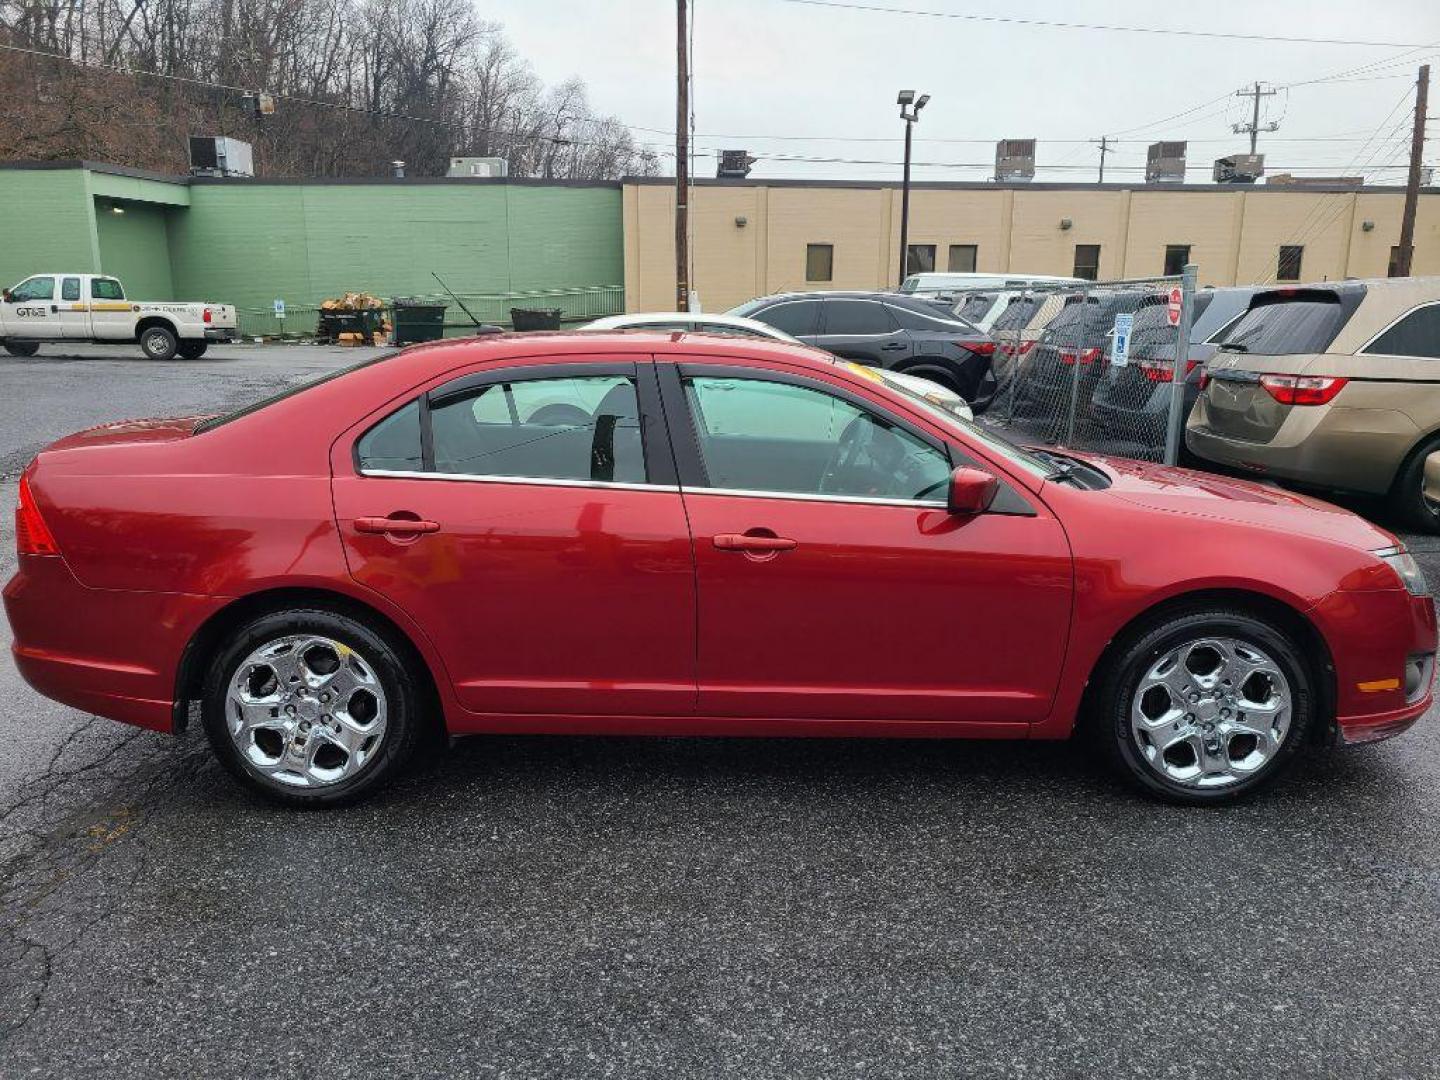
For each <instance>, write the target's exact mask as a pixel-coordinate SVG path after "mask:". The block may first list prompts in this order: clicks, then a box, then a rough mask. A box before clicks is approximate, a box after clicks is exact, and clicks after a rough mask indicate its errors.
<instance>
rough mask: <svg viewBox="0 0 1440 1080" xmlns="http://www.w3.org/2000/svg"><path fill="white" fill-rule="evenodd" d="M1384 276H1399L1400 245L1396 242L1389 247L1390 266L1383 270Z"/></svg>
mask: <svg viewBox="0 0 1440 1080" xmlns="http://www.w3.org/2000/svg"><path fill="white" fill-rule="evenodd" d="M1385 276H1386V277H1399V276H1400V245H1399V244H1396V245H1395V246H1394V247H1392V248H1391V249H1390V268H1389V269H1388V270H1386V271H1385Z"/></svg>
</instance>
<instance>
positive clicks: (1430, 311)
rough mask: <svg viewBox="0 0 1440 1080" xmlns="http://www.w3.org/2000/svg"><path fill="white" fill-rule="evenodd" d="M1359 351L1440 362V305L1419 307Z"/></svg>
mask: <svg viewBox="0 0 1440 1080" xmlns="http://www.w3.org/2000/svg"><path fill="white" fill-rule="evenodd" d="M1360 351H1361V352H1366V353H1379V354H1380V355H1382V356H1424V357H1428V358H1433V359H1440V304H1426V305H1425V306H1424V307H1422V308H1416V309H1415V310H1414V311H1412V312H1410V313H1409V314H1408V315H1406V316H1405V317H1404V318H1403V319H1401V320H1400V321H1399V322H1397V323H1396V324H1395V325H1394V326H1392V327H1390V329H1388V330H1386V331H1385V332H1384V333H1383V334H1381V335H1380V336H1379V337H1377V338H1376V339H1375V340H1374V341H1372V342H1371V343H1370V344H1369V345H1366V346H1365V348H1363V349H1361V350H1360Z"/></svg>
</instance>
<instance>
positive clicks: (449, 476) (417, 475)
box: [359, 469, 680, 492]
mask: <svg viewBox="0 0 1440 1080" xmlns="http://www.w3.org/2000/svg"><path fill="white" fill-rule="evenodd" d="M359 472H360V475H361V476H389V477H393V478H395V479H399V480H464V481H466V482H467V483H472V484H524V485H526V486H528V487H577V488H611V489H615V490H619V491H673V492H678V491H679V490H680V485H679V484H632V483H622V482H621V481H618V480H570V479H562V478H560V477H547V476H497V475H495V474H492V473H451V472H420V471H415V470H410V469H361V470H359Z"/></svg>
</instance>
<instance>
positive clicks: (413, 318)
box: [390, 296, 448, 345]
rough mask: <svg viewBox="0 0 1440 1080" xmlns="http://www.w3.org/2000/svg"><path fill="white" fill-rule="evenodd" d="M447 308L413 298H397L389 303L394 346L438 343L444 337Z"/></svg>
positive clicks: (444, 305)
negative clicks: (393, 315)
mask: <svg viewBox="0 0 1440 1080" xmlns="http://www.w3.org/2000/svg"><path fill="white" fill-rule="evenodd" d="M447 306H448V305H446V304H437V303H435V302H434V301H433V300H422V299H419V298H417V297H414V296H397V297H396V298H395V299H394V300H392V301H391V302H390V307H391V308H392V310H393V311H394V313H395V319H394V323H395V344H396V345H414V344H415V343H416V342H419V341H439V340H440V339H441V338H442V337H444V336H445V309H446V307H447Z"/></svg>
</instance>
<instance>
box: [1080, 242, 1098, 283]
mask: <svg viewBox="0 0 1440 1080" xmlns="http://www.w3.org/2000/svg"><path fill="white" fill-rule="evenodd" d="M1074 276H1075V277H1077V278H1084V279H1085V280H1086V281H1096V280H1098V279H1099V277H1100V245H1099V244H1076V245H1075V275H1074Z"/></svg>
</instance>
